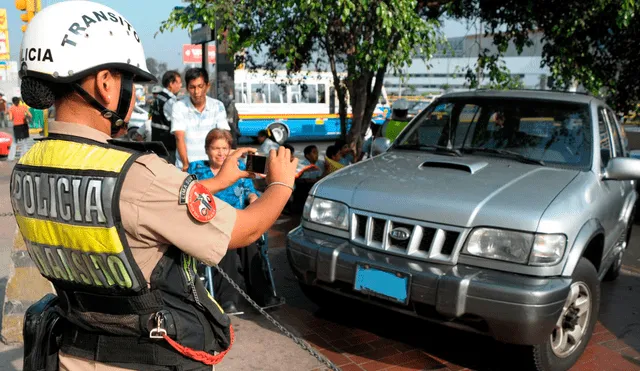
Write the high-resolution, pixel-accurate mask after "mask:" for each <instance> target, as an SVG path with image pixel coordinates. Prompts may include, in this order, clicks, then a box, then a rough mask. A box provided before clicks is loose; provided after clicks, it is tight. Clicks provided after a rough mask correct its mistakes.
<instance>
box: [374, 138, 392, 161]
mask: <svg viewBox="0 0 640 371" xmlns="http://www.w3.org/2000/svg"><path fill="white" fill-rule="evenodd" d="M389 147H391V141H390V140H389V138H376V139H374V140H373V143H371V157H373V156H377V155H379V154H381V153H384V152H386V151H387V150H388V149H389Z"/></svg>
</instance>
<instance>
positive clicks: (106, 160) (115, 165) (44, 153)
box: [18, 140, 131, 172]
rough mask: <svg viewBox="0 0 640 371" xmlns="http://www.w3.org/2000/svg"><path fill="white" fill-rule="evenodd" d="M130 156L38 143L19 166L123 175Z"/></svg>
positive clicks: (67, 144) (69, 144)
mask: <svg viewBox="0 0 640 371" xmlns="http://www.w3.org/2000/svg"><path fill="white" fill-rule="evenodd" d="M130 156H131V154H130V153H127V152H124V151H119V150H117V149H112V148H103V147H99V146H94V145H91V144H85V143H77V142H69V141H62V140H46V141H42V142H38V143H36V144H35V145H34V146H33V147H32V148H31V150H30V151H28V152H27V153H26V154H24V155H23V156H22V157H21V158H20V161H19V162H18V164H22V165H29V166H38V167H51V168H59V169H73V170H100V171H111V172H120V171H121V170H122V166H124V164H125V162H126V161H127V159H129V157H130Z"/></svg>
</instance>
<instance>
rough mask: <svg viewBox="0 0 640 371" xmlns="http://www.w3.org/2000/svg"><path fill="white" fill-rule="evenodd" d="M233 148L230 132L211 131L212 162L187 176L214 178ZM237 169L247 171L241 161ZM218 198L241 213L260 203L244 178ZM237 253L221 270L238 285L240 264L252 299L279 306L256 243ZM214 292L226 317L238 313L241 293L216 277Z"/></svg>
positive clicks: (208, 141)
mask: <svg viewBox="0 0 640 371" xmlns="http://www.w3.org/2000/svg"><path fill="white" fill-rule="evenodd" d="M232 144H233V137H232V135H231V132H230V131H228V130H222V129H213V130H211V131H210V132H209V133H208V134H207V137H206V139H205V151H206V153H207V156H208V157H209V160H205V161H195V162H192V163H190V164H189V168H188V170H187V172H188V173H189V174H193V175H195V176H196V177H197V178H198V180H204V179H210V178H213V177H215V176H216V175H217V173H218V172H219V171H220V169H221V168H222V164H223V163H224V161H225V160H226V158H227V157H228V156H229V153H230V152H231V146H232ZM238 167H239V168H240V170H242V171H244V170H246V165H245V164H244V163H243V162H242V161H240V162H239V164H238ZM215 196H216V197H218V198H220V199H221V200H223V201H225V202H227V203H228V204H229V205H231V206H233V207H235V208H236V209H240V210H242V209H244V208H245V207H246V206H247V205H249V204H251V203H253V202H254V201H256V200H257V199H258V197H259V192H258V191H256V189H255V187H254V185H253V181H252V180H251V179H249V178H244V179H240V180H238V181H236V182H235V183H234V184H233V185H231V186H230V187H228V188H226V189H224V190H222V191H219V192H218V193H216V194H215ZM236 251H237V254H236V253H234V252H233V251H230V252H228V253H227V254H226V255H225V256H224V257H223V258H222V260H221V261H220V263H218V266H219V267H220V268H222V270H223V271H224V272H226V273H227V274H228V275H229V276H230V277H231V278H232V279H233V280H234V281H237V280H238V278H240V274H239V272H238V260H239V261H240V265H241V270H242V273H243V274H242V275H243V277H244V281H245V286H246V288H247V292H248V293H249V295H250V296H251V298H252V299H253V300H255V301H256V302H257V303H258V304H259V305H260V306H263V307H268V306H272V305H275V304H278V303H280V301H281V299H280V298H278V297H274V296H273V294H272V292H273V288H272V287H271V283H270V281H269V280H267V278H266V277H265V274H264V273H263V269H262V260H261V257H260V254H259V252H258V248H257V247H256V245H255V243H254V244H251V245H249V246H247V247H244V248H240V249H237V250H236ZM214 273H215V272H214ZM213 291H214V295H215V298H216V301H218V302H219V303H221V304H220V305H221V306H222V309H223V310H224V311H225V313H228V314H233V313H237V312H238V310H237V305H238V299H239V293H238V291H237V290H235V289H234V288H233V287H232V286H231V285H230V283H229V282H227V281H226V280H225V279H224V278H223V277H222V276H221V275H219V274H214V276H213Z"/></svg>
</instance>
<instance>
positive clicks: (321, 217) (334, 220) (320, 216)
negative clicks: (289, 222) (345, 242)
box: [302, 196, 349, 230]
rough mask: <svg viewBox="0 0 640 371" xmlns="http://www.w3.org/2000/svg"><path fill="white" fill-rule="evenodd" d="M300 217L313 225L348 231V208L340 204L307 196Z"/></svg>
mask: <svg viewBox="0 0 640 371" xmlns="http://www.w3.org/2000/svg"><path fill="white" fill-rule="evenodd" d="M302 216H303V218H305V219H306V220H308V221H310V222H313V223H318V224H322V225H326V226H329V227H333V228H338V229H343V230H348V229H349V207H347V205H345V204H343V203H340V202H336V201H330V200H325V199H322V198H316V197H313V196H309V197H308V198H307V202H306V203H305V205H304V211H303V214H302Z"/></svg>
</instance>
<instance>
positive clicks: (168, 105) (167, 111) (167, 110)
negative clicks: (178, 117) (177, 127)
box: [162, 97, 177, 121]
mask: <svg viewBox="0 0 640 371" xmlns="http://www.w3.org/2000/svg"><path fill="white" fill-rule="evenodd" d="M176 100H177V99H176V98H175V97H174V98H170V99H169V100H168V101H166V102H165V103H164V108H163V109H162V113H164V117H165V118H166V119H167V120H169V121H171V119H172V118H173V106H174V104H175V103H176Z"/></svg>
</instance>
